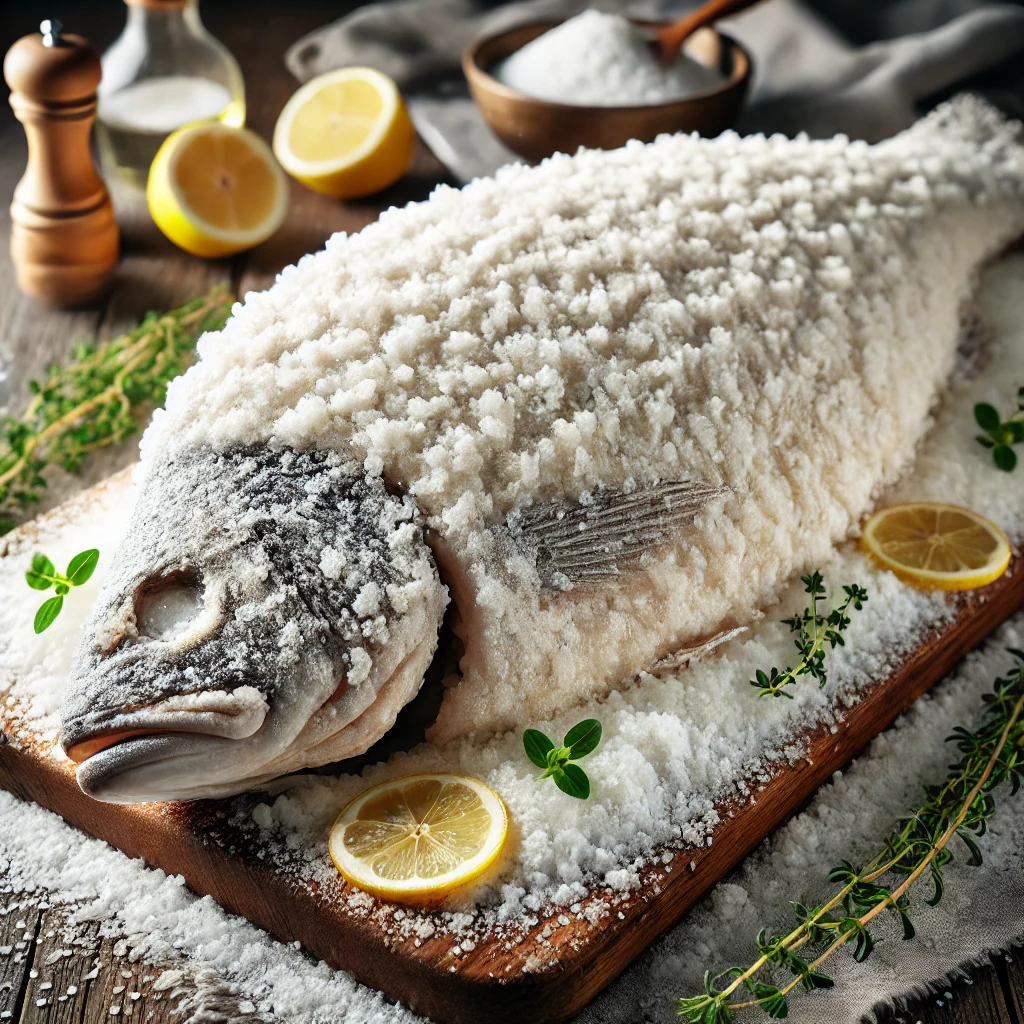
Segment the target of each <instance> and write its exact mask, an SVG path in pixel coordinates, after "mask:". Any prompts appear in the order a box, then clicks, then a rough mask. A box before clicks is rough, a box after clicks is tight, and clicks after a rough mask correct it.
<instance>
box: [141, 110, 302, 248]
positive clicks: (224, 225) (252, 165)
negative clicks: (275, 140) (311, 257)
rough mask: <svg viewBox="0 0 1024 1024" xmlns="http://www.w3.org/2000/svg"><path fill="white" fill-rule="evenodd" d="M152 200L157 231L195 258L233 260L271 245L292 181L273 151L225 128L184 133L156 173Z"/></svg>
mask: <svg viewBox="0 0 1024 1024" xmlns="http://www.w3.org/2000/svg"><path fill="white" fill-rule="evenodd" d="M146 201H147V202H148V204H149V212H150V213H151V214H152V216H153V220H154V221H156V225H157V227H158V228H160V230H161V231H162V232H163V233H164V234H165V235H166V236H167V237H168V238H169V239H170V240H171V241H172V242H174V244H175V245H178V246H181V248H182V249H184V250H185V251H186V252H190V253H193V254H194V255H196V256H206V257H215V256H228V255H230V254H231V253H236V252H241V251H242V250H243V249H251V248H252V247H253V246H254V245H259V244H260V243H261V242H265V241H266V240H267V239H268V238H269V237H270V236H271V235H272V234H273V233H274V232H275V231H276V230H277V229H278V228H279V227H280V226H281V222H282V221H283V220H284V216H285V213H286V211H287V208H288V180H287V178H285V176H284V175H283V174H282V173H281V168H280V167H278V165H277V161H275V160H274V155H273V153H271V151H270V147H269V146H268V145H267V144H266V143H265V142H264V141H263V140H262V139H261V138H260V137H259V136H258V135H257V134H256V133H255V132H251V131H249V130H248V129H246V128H231V127H229V126H228V125H224V124H220V123H219V122H211V123H203V124H199V125H194V126H191V127H190V126H186V127H184V128H179V129H178V130H177V131H176V132H173V133H172V134H170V135H169V136H168V137H167V138H166V139H165V140H164V143H163V145H162V146H161V147H160V149H159V151H158V152H157V154H156V156H155V157H154V159H153V163H152V165H151V166H150V169H149V181H148V182H147V185H146Z"/></svg>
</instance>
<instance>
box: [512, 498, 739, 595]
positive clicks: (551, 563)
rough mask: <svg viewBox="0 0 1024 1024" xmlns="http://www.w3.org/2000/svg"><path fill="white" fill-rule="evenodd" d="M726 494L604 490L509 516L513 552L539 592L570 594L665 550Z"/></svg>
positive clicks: (612, 578)
mask: <svg viewBox="0 0 1024 1024" xmlns="http://www.w3.org/2000/svg"><path fill="white" fill-rule="evenodd" d="M726 491H727V488H725V487H719V486H716V485H713V484H706V483H702V482H700V481H693V480H680V481H674V482H669V483H660V484H653V485H650V486H646V487H638V488H636V489H634V490H632V491H628V492H627V491H625V490H613V489H602V490H598V491H595V492H594V493H593V494H592V495H591V496H590V497H589V498H588V500H586V501H581V502H570V501H564V500H561V499H555V500H551V501H545V502H541V503H539V504H537V505H531V506H530V507H529V508H525V509H522V510H518V511H516V512H513V513H512V514H511V515H509V517H508V519H507V521H506V522H507V526H508V530H509V533H510V534H511V536H512V540H513V542H514V543H515V545H516V547H517V548H518V549H519V550H520V551H521V552H522V553H523V554H525V555H526V556H527V557H528V558H530V559H531V561H532V562H533V564H534V566H535V567H536V569H537V573H538V575H539V576H540V580H541V584H542V586H544V587H546V588H548V589H552V590H570V589H572V588H573V587H575V586H578V585H580V584H587V583H606V582H608V581H610V580H615V579H617V578H619V577H620V576H621V575H622V574H623V572H624V571H626V570H628V569H629V568H631V567H633V566H635V565H636V562H637V561H638V559H639V558H640V556H641V555H643V554H644V553H645V552H647V551H651V550H653V549H655V548H658V547H660V546H661V545H663V544H665V543H666V542H667V541H668V540H669V539H670V538H671V537H672V535H673V533H675V531H676V530H677V529H678V528H679V526H680V524H681V523H684V522H686V521H688V520H690V519H692V518H693V517H694V516H695V515H696V514H697V513H698V512H700V511H701V509H703V508H704V507H705V506H706V505H707V504H708V502H710V501H712V500H714V499H715V498H717V497H720V496H721V495H723V494H725V493H726Z"/></svg>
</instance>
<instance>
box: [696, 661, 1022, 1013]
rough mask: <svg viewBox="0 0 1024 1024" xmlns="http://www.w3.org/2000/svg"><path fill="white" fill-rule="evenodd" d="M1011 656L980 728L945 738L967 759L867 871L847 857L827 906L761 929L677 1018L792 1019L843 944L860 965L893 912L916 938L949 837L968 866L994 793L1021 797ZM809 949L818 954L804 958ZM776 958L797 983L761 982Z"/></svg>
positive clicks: (977, 856)
mask: <svg viewBox="0 0 1024 1024" xmlns="http://www.w3.org/2000/svg"><path fill="white" fill-rule="evenodd" d="M1010 653H1011V654H1012V655H1013V656H1014V658H1016V659H1017V664H1016V666H1015V667H1014V669H1013V671H1012V672H1011V673H1010V674H1009V675H1008V676H1006V677H1004V678H1000V679H997V680H996V681H995V684H994V687H993V690H992V692H991V693H987V694H985V695H984V696H983V698H982V700H983V701H984V703H985V708H984V711H983V713H982V716H981V721H980V723H979V725H978V728H977V729H976V730H975V731H974V732H970V731H968V730H967V729H964V728H960V727H957V728H956V729H954V730H953V735H952V736H950V737H948V738H947V742H951V743H953V744H954V745H955V746H956V748H957V750H958V751H959V752H960V760H959V761H957V763H956V764H954V765H952V766H951V767H950V771H949V775H948V776H947V778H946V781H945V782H944V783H943V784H942V785H937V786H927V787H925V792H926V794H927V796H928V799H927V801H926V802H925V803H924V804H923V805H922V806H920V807H919V808H918V809H917V810H916V811H915V812H914V813H913V814H912V815H910V816H909V817H907V818H904V819H903V820H901V821H899V822H897V823H896V826H895V828H894V830H893V833H892V835H890V836H889V838H888V839H886V841H885V843H884V845H883V847H882V850H881V851H880V852H879V853H878V855H877V856H876V857H875V858H874V859H873V860H871V861H869V862H868V863H867V864H865V865H864V866H863V867H861V868H857V867H855V866H854V865H853V864H851V863H850V862H849V861H843V862H842V863H840V864H838V865H837V866H836V867H834V868H833V869H832V871H831V872H830V874H829V881H832V882H836V883H838V884H839V885H840V886H841V888H840V889H839V891H838V892H837V893H836V894H835V895H834V896H833V897H832V898H831V899H830V900H829V901H828V902H827V903H824V904H822V905H821V906H818V907H813V908H807V907H805V906H803V905H801V904H799V903H795V904H793V909H794V912H795V914H796V918H797V921H798V922H799V923H798V925H797V927H796V928H794V929H793V930H792V931H791V932H790V933H789V934H788V935H783V936H769V935H767V934H766V933H765V932H764V931H762V932H761V933H760V934H759V935H758V936H757V940H756V944H757V951H758V954H759V956H758V959H757V960H755V961H754V963H753V964H752V965H751V966H750V967H747V968H742V967H730V968H729V969H728V970H726V971H723V972H721V973H719V974H712V973H711V972H710V971H709V972H707V973H706V974H705V975H704V992H703V994H702V995H698V996H693V997H690V998H686V999H681V1000H680V1001H679V1015H680V1016H681V1017H682V1018H683V1019H684V1020H685V1021H687V1022H688V1024H730V1022H731V1021H732V1020H733V1013H734V1011H735V1010H739V1009H743V1008H747V1007H759V1008H760V1009H761V1010H762V1011H764V1012H765V1013H766V1014H767V1015H768V1016H769V1017H775V1018H782V1017H785V1016H786V1015H787V1013H788V1005H787V1001H786V1000H787V997H788V996H789V994H790V992H792V990H793V989H794V988H796V986H797V985H800V986H802V987H803V988H804V989H806V990H807V991H811V990H812V989H816V988H831V987H832V986H833V984H834V982H833V980H832V978H830V977H829V976H828V975H826V974H823V973H822V972H821V971H820V970H819V968H820V967H821V965H822V963H823V962H824V961H825V960H826V959H827V958H828V957H829V956H831V955H832V954H833V953H834V952H835V951H836V950H837V949H839V948H840V947H841V946H844V945H846V944H847V943H851V944H853V946H854V957H855V959H857V960H858V961H862V960H865V959H866V958H867V957H868V956H870V954H871V951H872V949H873V948H874V943H875V940H874V938H873V936H872V934H871V932H870V930H869V927H868V926H869V925H870V924H871V922H872V921H873V920H874V919H875V918H876V917H878V916H879V915H880V914H882V913H884V912H885V911H886V910H888V911H890V912H892V913H895V914H896V915H898V917H899V918H900V921H901V922H902V925H903V938H904V939H912V938H914V935H915V930H914V925H913V923H912V921H911V904H910V890H911V888H912V886H913V885H914V884H915V883H916V882H918V881H919V880H920V879H921V878H923V877H924V876H925V875H926V874H927V875H928V876H929V877H930V878H931V881H932V884H933V887H934V891H933V893H932V896H931V897H930V898H929V899H927V900H925V902H926V903H927V904H929V905H930V906H935V904H937V903H938V902H939V900H941V899H942V895H943V880H942V868H943V866H944V865H946V864H948V863H949V862H950V861H951V860H952V859H953V853H952V851H951V850H950V849H949V843H950V842H951V840H952V839H953V837H954V836H958V837H959V838H960V840H961V842H962V843H963V844H964V846H965V847H966V848H967V851H968V854H969V857H968V860H967V863H968V864H971V865H974V866H977V865H979V864H981V862H982V856H981V850H980V849H979V847H978V843H977V838H978V837H980V836H983V835H984V834H985V832H986V829H987V823H988V820H989V819H990V818H991V817H992V815H993V814H994V813H995V808H996V803H995V798H994V796H993V792H994V790H995V789H996V788H997V787H998V786H999V785H1001V784H1002V783H1004V782H1009V783H1010V795H1011V796H1013V795H1015V794H1016V793H1017V791H1018V790H1019V789H1020V787H1021V785H1022V784H1024V651H1018V650H1013V649H1011V651H1010ZM804 946H809V947H811V948H812V949H814V950H815V951H816V952H817V953H818V955H817V956H815V957H814V958H813V959H804V958H802V957H800V956H797V955H796V954H797V950H799V949H801V948H802V947H804ZM769 964H771V965H773V966H774V967H776V968H781V969H783V970H785V971H788V972H789V973H790V974H792V975H793V976H794V977H793V980H792V981H790V982H788V983H787V984H785V985H782V986H776V985H771V984H768V983H765V982H762V981H760V980H759V975H760V972H761V971H762V970H764V969H765V968H766V967H768V965H769ZM726 981H727V982H728V984H724V986H723V987H722V988H719V987H718V986H719V984H722V983H723V982H726ZM741 990H742V991H741ZM745 996H750V998H744V997H745Z"/></svg>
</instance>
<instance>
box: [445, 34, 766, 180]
mask: <svg viewBox="0 0 1024 1024" xmlns="http://www.w3.org/2000/svg"><path fill="white" fill-rule="evenodd" d="M558 24H560V22H538V23H535V24H532V25H524V26H521V27H520V28H514V29H510V30H509V31H507V32H502V33H500V34H498V35H496V36H490V37H489V38H485V39H480V40H478V41H477V42H475V43H473V44H472V45H471V46H470V47H468V48H467V50H466V52H465V53H464V54H463V57H462V69H463V71H464V72H465V74H466V79H467V81H468V82H469V89H470V92H471V93H472V94H473V99H474V100H476V104H477V106H478V107H479V108H480V111H481V113H482V114H483V116H484V120H485V121H486V122H487V123H488V124H489V125H490V127H491V129H492V130H493V131H494V133H495V134H496V135H497V136H498V137H499V138H500V139H501V141H502V142H504V143H505V145H506V146H508V147H509V149H511V150H513V151H514V152H516V153H518V154H519V155H520V156H522V157H525V158H526V159H527V160H531V161H537V160H543V159H544V157H547V156H551V154H552V153H556V152H562V153H575V152H576V150H577V149H578V148H579V147H580V146H586V147H587V148H589V149H617V148H618V147H619V146H622V145H624V144H625V143H626V142H628V141H629V140H630V139H639V140H640V141H641V142H651V141H652V140H653V139H654V138H655V137H656V136H658V135H661V134H662V133H664V132H692V131H697V132H700V134H701V135H718V133H719V132H722V131H724V130H725V129H726V128H728V127H729V126H730V125H731V124H732V123H733V121H734V120H735V119H736V115H737V114H738V113H739V110H740V105H741V104H742V103H743V97H744V95H745V94H746V91H747V86H748V84H749V82H750V72H751V61H750V57H749V55H748V54H747V53H746V51H745V50H744V49H743V47H741V46H740V45H739V43H737V42H736V41H735V40H733V39H730V38H729V37H728V36H726V35H723V34H722V33H720V32H717V31H716V30H715V29H712V28H705V29H701V30H700V31H699V32H696V33H694V35H693V36H692V37H691V39H690V40H689V41H688V42H687V45H686V52H687V54H688V55H689V56H690V57H692V58H693V59H694V60H698V61H700V62H701V63H702V64H705V65H707V66H709V67H713V68H717V69H718V70H719V71H720V72H721V73H722V76H723V81H722V83H721V85H716V86H712V87H711V88H710V89H701V90H700V91H699V92H693V93H690V94H689V95H688V96H686V97H685V98H684V99H681V100H672V101H671V102H669V103H657V104H652V105H649V106H640V107H588V106H577V105H575V104H569V103H552V102H550V101H548V100H541V99H536V98H535V97H533V96H526V95H524V94H523V93H521V92H517V91H516V90H515V89H511V88H509V86H507V85H503V84H502V83H501V82H499V81H498V80H497V79H496V78H494V77H492V76H491V75H490V74H489V71H490V69H491V68H493V67H494V66H495V65H496V64H497V63H498V62H499V61H501V60H504V59H505V58H506V57H508V56H509V55H510V54H512V53H515V51H516V50H518V49H520V48H522V47H523V46H525V45H526V44H527V43H529V42H532V41H533V40H534V39H536V38H537V37H538V36H540V35H542V34H543V33H545V32H547V31H548V29H551V28H554V27H555V26H556V25H558ZM634 24H635V25H638V26H639V27H641V28H648V29H653V28H658V27H660V25H659V23H657V22H650V21H634Z"/></svg>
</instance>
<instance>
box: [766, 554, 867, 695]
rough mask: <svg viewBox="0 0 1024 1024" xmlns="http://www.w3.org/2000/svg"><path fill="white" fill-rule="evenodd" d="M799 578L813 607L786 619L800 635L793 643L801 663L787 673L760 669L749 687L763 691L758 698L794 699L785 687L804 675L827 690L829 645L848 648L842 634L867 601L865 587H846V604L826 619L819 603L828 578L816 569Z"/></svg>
mask: <svg viewBox="0 0 1024 1024" xmlns="http://www.w3.org/2000/svg"><path fill="white" fill-rule="evenodd" d="M800 578H801V579H802V580H803V583H804V590H805V592H806V593H808V594H810V597H811V603H810V606H809V607H807V608H805V609H804V611H803V614H802V615H794V616H793V617H792V618H790V619H783V622H785V623H786V625H787V626H789V628H790V630H791V631H792V632H794V633H796V634H797V637H796V640H794V643H795V644H796V649H797V651H798V652H799V653H800V660H799V661H798V662H797V664H796V667H794V668H787V669H786V670H785V671H780V670H779V669H777V668H774V667H773V668H772V669H771V671H769V672H765V671H763V670H762V669H758V670H757V672H756V678H754V679H751V680H750V685H751V686H756V687H757V689H759V690H760V691H761V692H760V693H759V694H758V697H788V698H790V699H792V696H793V695H792V694H791V693H789V692H788V691H787V690H786V687H787V686H793V685H795V684H796V681H797V679H798V678H799V677H800V676H803V675H811V676H814V678H815V679H817V680H818V685H819V686H820V687H824V686H825V684H826V683H827V682H828V673H827V672H826V671H825V645H826V644H828V646H829V648H830V649H831V650H835V648H836V647H843V646H845V645H846V641H845V640H844V639H843V632H844V631H845V630H846V629H847V627H848V626H849V625H850V612H851V611H858V612H859V611H860V610H861V608H863V607H864V604H865V603H866V601H867V599H868V592H867V591H866V590H865V589H864V588H863V587H859V586H857V584H856V583H851V584H850V585H849V586H844V587H843V593H844V594H845V595H846V597H845V600H844V601H843V603H842V604H840V605H839V606H838V607H837V608H833V609H832V610H831V611H830V612H829V613H828V614H827V615H826V614H825V613H824V612H822V611H820V610H819V608H818V602H819V600H820V599H821V598H823V597H824V596H825V578H824V577H823V576H822V574H821V573H820V572H819V571H818V570H817V569H815V571H814V572H812V573H809V574H808V575H807V576H801V577H800Z"/></svg>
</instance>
